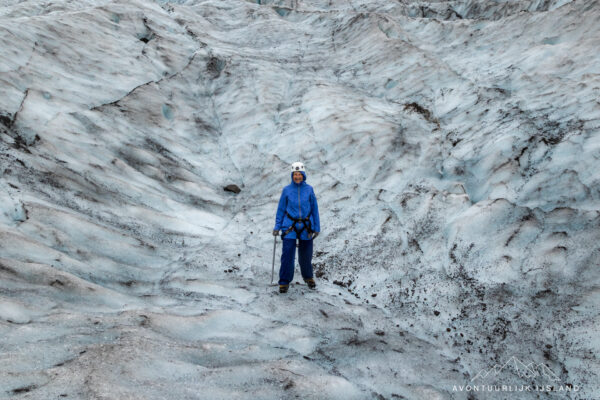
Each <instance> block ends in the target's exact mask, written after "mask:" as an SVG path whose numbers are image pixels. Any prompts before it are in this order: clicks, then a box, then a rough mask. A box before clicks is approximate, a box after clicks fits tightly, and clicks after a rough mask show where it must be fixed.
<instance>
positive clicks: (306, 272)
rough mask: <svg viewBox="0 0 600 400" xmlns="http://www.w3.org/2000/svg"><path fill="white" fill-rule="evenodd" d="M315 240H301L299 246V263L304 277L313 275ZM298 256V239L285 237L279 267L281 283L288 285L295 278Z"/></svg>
mask: <svg viewBox="0 0 600 400" xmlns="http://www.w3.org/2000/svg"><path fill="white" fill-rule="evenodd" d="M312 253H313V241H312V240H301V241H300V247H299V248H298V263H299V264H300V272H302V277H303V278H304V279H308V278H312V277H313V269H312V264H311V261H312ZM295 256H296V239H283V250H282V251H281V268H280V269H279V284H280V285H288V284H289V283H290V282H291V281H292V280H293V279H294V258H295Z"/></svg>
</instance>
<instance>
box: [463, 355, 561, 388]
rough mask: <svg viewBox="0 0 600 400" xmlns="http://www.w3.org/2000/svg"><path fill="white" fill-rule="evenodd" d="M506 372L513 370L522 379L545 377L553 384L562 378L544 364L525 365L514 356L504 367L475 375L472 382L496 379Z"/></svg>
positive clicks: (493, 368)
mask: <svg viewBox="0 0 600 400" xmlns="http://www.w3.org/2000/svg"><path fill="white" fill-rule="evenodd" d="M504 370H512V371H513V372H514V373H515V374H516V375H517V376H518V377H520V378H538V377H543V378H546V379H548V380H550V381H552V382H558V381H560V378H559V377H558V376H557V375H556V374H555V373H554V372H553V371H552V370H551V369H550V368H548V366H547V365H545V364H543V363H539V364H535V363H533V362H531V363H529V364H525V363H524V362H522V361H521V360H519V359H518V358H517V357H515V356H512V357H511V358H509V359H508V361H507V362H506V363H504V365H502V366H500V365H498V364H496V365H494V366H493V367H492V368H490V369H488V370H485V369H482V370H481V371H479V372H478V373H477V375H475V377H474V378H473V379H471V382H474V381H475V380H479V379H485V378H488V377H496V376H498V375H499V374H500V373H501V372H502V371H504Z"/></svg>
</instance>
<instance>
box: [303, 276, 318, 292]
mask: <svg viewBox="0 0 600 400" xmlns="http://www.w3.org/2000/svg"><path fill="white" fill-rule="evenodd" d="M304 282H306V284H307V285H308V288H309V289H316V288H317V284H316V283H315V280H314V279H313V278H308V279H305V280H304Z"/></svg>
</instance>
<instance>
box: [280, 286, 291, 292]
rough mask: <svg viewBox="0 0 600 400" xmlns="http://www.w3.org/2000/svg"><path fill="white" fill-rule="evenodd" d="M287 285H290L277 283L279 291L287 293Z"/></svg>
mask: <svg viewBox="0 0 600 400" xmlns="http://www.w3.org/2000/svg"><path fill="white" fill-rule="evenodd" d="M289 286H290V285H279V293H287V290H288V287H289Z"/></svg>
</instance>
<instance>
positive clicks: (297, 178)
mask: <svg viewBox="0 0 600 400" xmlns="http://www.w3.org/2000/svg"><path fill="white" fill-rule="evenodd" d="M291 176H292V182H291V183H290V184H289V185H287V186H286V187H284V188H283V191H282V192H281V197H280V198H279V204H278V206H277V214H276V216H275V227H274V228H273V236H279V234H280V231H281V239H282V241H283V250H282V252H281V267H280V269H279V292H280V293H287V291H288V288H289V285H290V282H291V281H292V280H293V279H294V258H295V255H296V247H298V263H299V264H300V272H301V273H302V278H304V281H305V282H306V284H307V285H308V287H309V288H310V289H315V288H316V287H317V285H316V283H315V279H314V277H313V269H312V253H313V240H314V239H315V238H316V237H317V236H318V235H319V232H320V231H321V224H320V220H319V207H318V205H317V197H316V196H315V191H314V190H313V188H312V186H310V185H309V184H307V183H306V170H305V169H304V164H302V163H301V162H295V163H293V164H292V175H291ZM296 240H297V241H298V244H297V245H296Z"/></svg>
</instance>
